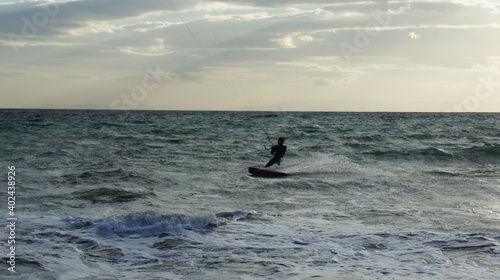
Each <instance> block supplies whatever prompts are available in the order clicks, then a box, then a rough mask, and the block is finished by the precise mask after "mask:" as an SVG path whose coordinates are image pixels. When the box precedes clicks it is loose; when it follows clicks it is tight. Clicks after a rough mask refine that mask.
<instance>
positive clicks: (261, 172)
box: [248, 167, 290, 177]
mask: <svg viewBox="0 0 500 280" xmlns="http://www.w3.org/2000/svg"><path fill="white" fill-rule="evenodd" d="M248 172H249V173H250V174H252V175H253V176H259V177H284V176H288V175H290V174H288V173H285V172H279V171H276V170H270V169H260V168H257V167H250V168H248Z"/></svg>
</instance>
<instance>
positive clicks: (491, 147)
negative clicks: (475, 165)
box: [460, 143, 500, 160]
mask: <svg viewBox="0 0 500 280" xmlns="http://www.w3.org/2000/svg"><path fill="white" fill-rule="evenodd" d="M460 154H461V155H462V156H463V157H465V158H469V159H477V158H482V159H495V160H498V159H500V145H498V144H490V143H485V144H483V145H481V146H472V147H468V148H464V149H462V150H461V151H460Z"/></svg>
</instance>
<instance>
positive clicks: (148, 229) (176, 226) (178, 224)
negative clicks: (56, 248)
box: [62, 211, 259, 236]
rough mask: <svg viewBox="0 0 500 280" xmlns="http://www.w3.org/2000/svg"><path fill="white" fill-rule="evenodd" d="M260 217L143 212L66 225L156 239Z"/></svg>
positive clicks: (70, 220)
mask: <svg viewBox="0 0 500 280" xmlns="http://www.w3.org/2000/svg"><path fill="white" fill-rule="evenodd" d="M258 216H259V214H258V213H257V212H254V211H234V212H221V213H217V214H207V215H203V216H187V215H181V214H173V215H161V214H158V213H152V212H143V213H132V214H128V215H124V216H110V217H107V218H104V219H101V220H91V219H81V218H74V217H66V218H64V219H62V221H63V222H66V223H67V224H68V226H69V227H70V228H71V229H82V228H95V229H96V230H97V231H98V232H100V233H101V234H120V235H133V234H139V235H142V236H156V235H165V234H167V235H168V233H178V232H181V231H183V230H205V229H210V228H212V227H217V226H221V225H224V224H226V223H228V222H231V221H237V220H244V219H254V218H256V217H258Z"/></svg>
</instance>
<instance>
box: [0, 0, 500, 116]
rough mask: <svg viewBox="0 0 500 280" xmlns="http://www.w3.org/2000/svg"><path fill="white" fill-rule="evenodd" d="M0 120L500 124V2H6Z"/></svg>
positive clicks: (0, 8) (1, 9) (0, 41)
mask: <svg viewBox="0 0 500 280" xmlns="http://www.w3.org/2000/svg"><path fill="white" fill-rule="evenodd" d="M0 83H1V85H2V87H1V90H0V108H47V109H113V110H258V111H419V112H436V111H437V112H500V1H498V0H489V1H488V0H482V1H480V0H477V1H475V0H470V1H459V0H457V1H437V0H434V1H431V0H428V1H419V0H417V1H381V0H372V1H357V0H339V1H325V0H275V1H273V0H219V1H208V0H206V1H202V0H135V1H133V0H70V1H67V0H62V1H45V0H43V1H14V0H11V1H9V0H7V1H0Z"/></svg>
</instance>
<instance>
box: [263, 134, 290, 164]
mask: <svg viewBox="0 0 500 280" xmlns="http://www.w3.org/2000/svg"><path fill="white" fill-rule="evenodd" d="M283 143H285V138H283V137H280V138H278V145H274V146H273V147H272V148H271V154H272V155H274V157H273V158H272V159H271V160H270V161H269V162H268V163H267V164H266V167H269V166H271V165H273V164H275V163H277V164H278V165H280V163H281V160H282V159H283V156H284V155H285V152H286V146H285V145H283Z"/></svg>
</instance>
